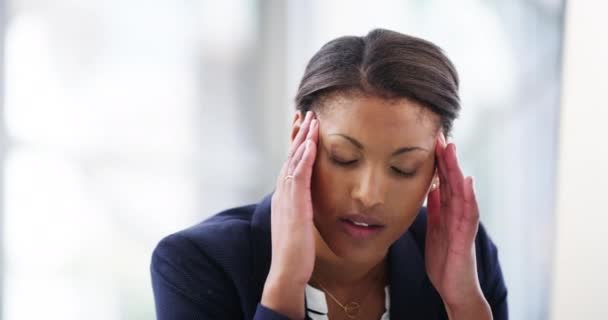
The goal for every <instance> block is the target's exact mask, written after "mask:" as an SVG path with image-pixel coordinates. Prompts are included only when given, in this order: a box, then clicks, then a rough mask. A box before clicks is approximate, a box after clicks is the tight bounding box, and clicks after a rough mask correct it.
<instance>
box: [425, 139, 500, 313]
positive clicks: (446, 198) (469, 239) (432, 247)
mask: <svg viewBox="0 0 608 320" xmlns="http://www.w3.org/2000/svg"><path fill="white" fill-rule="evenodd" d="M435 156H436V159H437V160H436V161H437V173H438V175H439V187H436V188H434V190H431V192H430V193H429V195H428V201H427V231H426V244H425V247H426V248H425V264H426V271H427V274H428V276H429V279H430V281H431V283H432V284H433V286H434V287H435V289H437V291H438V292H439V295H440V296H441V298H442V299H443V302H444V304H445V307H446V311H447V313H448V316H449V317H450V319H452V320H454V319H491V318H492V314H491V311H490V308H489V305H488V303H487V301H486V299H485V298H484V296H483V293H482V291H481V287H480V284H479V279H478V277H477V263H476V257H475V236H476V235H477V229H478V226H479V208H478V207H477V200H476V199H475V191H474V188H473V178H472V177H466V178H465V177H464V176H463V174H462V171H461V169H460V167H459V165H458V159H457V156H456V147H455V145H454V144H453V143H450V144H448V145H447V146H446V142H445V138H444V136H443V133H440V134H439V135H438V138H437V143H436V146H435Z"/></svg>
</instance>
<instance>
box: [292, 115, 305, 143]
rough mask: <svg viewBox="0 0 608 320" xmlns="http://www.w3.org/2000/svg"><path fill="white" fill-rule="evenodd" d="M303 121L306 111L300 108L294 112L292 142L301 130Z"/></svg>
mask: <svg viewBox="0 0 608 320" xmlns="http://www.w3.org/2000/svg"><path fill="white" fill-rule="evenodd" d="M302 121H304V112H302V111H300V110H298V111H296V113H295V114H294V116H293V122H292V124H291V142H293V139H295V138H296V135H297V134H298V132H300V127H301V126H302Z"/></svg>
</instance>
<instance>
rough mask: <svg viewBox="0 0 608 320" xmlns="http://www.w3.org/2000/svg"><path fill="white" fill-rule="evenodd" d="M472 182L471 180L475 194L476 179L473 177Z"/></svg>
mask: <svg viewBox="0 0 608 320" xmlns="http://www.w3.org/2000/svg"><path fill="white" fill-rule="evenodd" d="M470 180H471V182H470V184H471V189H473V192H475V178H474V177H473V176H471V179H470Z"/></svg>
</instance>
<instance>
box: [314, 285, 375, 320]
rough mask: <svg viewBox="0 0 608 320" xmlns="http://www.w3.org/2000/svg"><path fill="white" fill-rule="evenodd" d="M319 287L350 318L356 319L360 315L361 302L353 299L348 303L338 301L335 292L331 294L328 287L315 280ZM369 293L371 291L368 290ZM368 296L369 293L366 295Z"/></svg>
mask: <svg viewBox="0 0 608 320" xmlns="http://www.w3.org/2000/svg"><path fill="white" fill-rule="evenodd" d="M315 282H316V283H317V284H318V285H319V287H320V288H321V289H322V290H323V292H325V293H327V295H328V296H329V297H330V298H331V299H332V300H333V301H334V302H335V303H336V304H337V305H338V306H339V307H340V308H342V310H344V313H345V314H346V316H347V317H349V318H350V319H356V318H357V316H358V315H359V310H361V305H360V304H359V303H357V302H356V301H351V302H349V303H347V304H342V303H340V301H338V299H336V297H334V295H333V294H331V293H330V292H329V291H328V290H327V289H325V287H324V286H323V285H322V284H321V283H319V282H318V281H315ZM368 293H369V292H368ZM365 297H367V295H366V296H365Z"/></svg>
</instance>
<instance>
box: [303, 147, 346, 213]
mask: <svg viewBox="0 0 608 320" xmlns="http://www.w3.org/2000/svg"><path fill="white" fill-rule="evenodd" d="M347 190H348V177H346V176H344V174H343V171H341V170H336V168H335V167H334V166H333V164H332V163H330V162H329V161H328V160H327V159H324V157H323V155H320V156H319V157H318V158H317V159H316V161H315V164H314V167H313V172H312V178H311V195H312V201H313V206H314V207H315V211H316V212H331V211H333V210H334V209H335V208H336V207H338V206H339V204H340V203H341V202H342V201H344V200H345V198H346V197H347V196H348V191H347Z"/></svg>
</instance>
